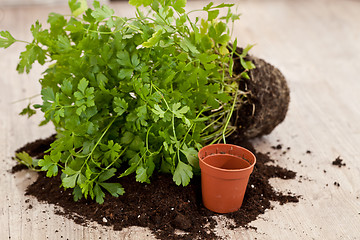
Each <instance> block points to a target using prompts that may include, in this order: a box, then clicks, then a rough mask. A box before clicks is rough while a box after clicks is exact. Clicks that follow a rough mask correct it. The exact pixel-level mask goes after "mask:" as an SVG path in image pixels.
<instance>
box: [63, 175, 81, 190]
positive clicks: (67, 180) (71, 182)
mask: <svg viewBox="0 0 360 240" xmlns="http://www.w3.org/2000/svg"><path fill="white" fill-rule="evenodd" d="M78 177H79V173H78V172H77V173H75V174H74V175H70V176H66V177H64V178H63V179H62V185H63V186H64V187H65V188H74V187H75V185H76V180H77V178H78Z"/></svg>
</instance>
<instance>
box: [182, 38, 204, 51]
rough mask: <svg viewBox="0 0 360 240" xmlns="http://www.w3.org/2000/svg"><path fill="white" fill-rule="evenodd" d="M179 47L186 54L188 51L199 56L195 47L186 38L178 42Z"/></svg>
mask: <svg viewBox="0 0 360 240" xmlns="http://www.w3.org/2000/svg"><path fill="white" fill-rule="evenodd" d="M180 47H181V48H182V49H184V50H185V51H187V52H189V51H190V52H192V53H195V54H199V51H198V50H197V49H196V47H195V46H194V45H193V44H192V43H191V41H190V39H188V38H184V39H183V40H182V41H181V42H180Z"/></svg>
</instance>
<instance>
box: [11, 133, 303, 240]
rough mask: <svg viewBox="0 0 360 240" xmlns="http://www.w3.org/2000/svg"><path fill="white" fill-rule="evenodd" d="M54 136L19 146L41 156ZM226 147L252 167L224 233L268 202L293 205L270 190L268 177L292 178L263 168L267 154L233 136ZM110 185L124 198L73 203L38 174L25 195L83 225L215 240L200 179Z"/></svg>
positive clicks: (159, 177) (291, 198) (160, 177)
mask: <svg viewBox="0 0 360 240" xmlns="http://www.w3.org/2000/svg"><path fill="white" fill-rule="evenodd" d="M54 139H55V138H54V136H51V137H49V138H48V139H41V140H37V141H35V142H33V143H29V144H27V145H26V146H24V147H22V148H21V149H19V150H17V152H19V151H26V152H27V153H28V154H29V155H30V156H34V157H39V156H40V157H41V156H43V154H44V151H45V150H46V149H47V148H48V147H49V145H50V143H52V142H53V141H54ZM229 143H233V144H237V145H240V146H243V147H245V148H247V149H249V150H250V151H252V152H253V153H254V154H255V155H256V157H257V162H256V165H255V168H254V172H253V173H252V174H251V176H250V179H249V184H248V188H247V190H246V194H245V197H244V202H243V205H242V207H241V209H240V210H239V211H237V212H234V213H229V214H224V216H226V217H227V218H229V219H231V220H233V222H234V224H228V225H227V227H228V228H229V229H234V228H238V227H245V228H254V227H251V226H249V225H248V224H249V223H250V222H252V221H253V220H255V219H256V218H257V217H258V216H259V215H260V214H263V213H264V212H265V210H266V209H271V208H272V205H271V202H270V201H276V202H279V203H280V204H285V203H289V202H293V203H296V202H298V201H299V196H295V195H293V194H291V193H286V194H285V193H281V192H277V191H275V190H274V188H273V187H272V186H271V185H270V183H269V179H270V178H274V177H276V178H281V179H293V178H295V175H296V173H295V172H293V171H290V170H287V169H284V168H282V167H280V166H273V165H268V164H267V163H269V162H273V160H271V159H270V158H269V156H267V155H266V154H262V153H258V152H256V151H255V149H254V147H253V146H252V145H251V144H250V143H249V142H240V140H239V139H237V138H236V136H235V137H232V139H229ZM113 181H118V182H120V183H121V184H122V185H123V187H124V188H125V191H126V193H125V194H124V195H123V196H120V197H118V198H115V197H112V196H110V195H107V196H106V199H105V202H104V203H103V204H102V205H99V204H97V203H95V202H94V201H91V200H85V199H82V200H80V201H78V202H74V201H73V196H72V193H71V190H66V191H65V190H63V189H62V188H59V186H60V183H61V179H60V176H57V177H53V178H47V177H46V176H45V174H44V173H42V172H41V173H39V177H38V179H37V180H36V181H35V182H34V183H33V184H32V185H30V186H29V187H28V189H27V190H26V194H27V195H32V196H34V197H36V198H37V199H38V200H39V201H42V202H46V203H51V204H55V205H56V206H57V207H60V208H58V210H57V211H56V213H57V214H60V215H63V216H65V217H67V218H70V219H72V220H74V221H75V222H76V223H78V224H84V225H86V223H87V222H89V221H95V222H98V223H99V224H101V225H106V226H112V227H113V228H114V230H121V229H123V228H126V227H129V226H141V227H148V228H150V229H151V231H152V232H153V233H154V235H155V236H156V237H157V238H159V239H197V238H200V239H219V237H218V236H217V235H216V234H215V232H214V230H213V229H214V227H215V226H216V220H215V219H214V218H213V217H214V216H219V215H220V214H216V213H213V212H211V211H209V210H207V209H206V208H204V207H203V205H202V199H201V181H200V176H195V177H194V178H193V179H192V181H191V183H190V184H189V185H188V186H187V187H181V186H176V185H175V184H174V182H173V180H172V177H171V176H170V175H165V174H159V173H158V174H154V175H153V177H152V179H151V182H152V183H151V184H142V183H138V182H136V181H135V178H134V176H128V177H124V178H121V179H117V178H115V179H114V180H113ZM176 229H180V230H183V231H184V232H185V233H186V234H185V235H177V234H176V233H175V230H176Z"/></svg>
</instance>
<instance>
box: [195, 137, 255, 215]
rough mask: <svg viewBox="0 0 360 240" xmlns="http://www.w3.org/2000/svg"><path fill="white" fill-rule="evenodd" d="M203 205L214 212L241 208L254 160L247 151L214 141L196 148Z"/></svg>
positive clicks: (251, 154) (233, 210) (226, 211)
mask: <svg viewBox="0 0 360 240" xmlns="http://www.w3.org/2000/svg"><path fill="white" fill-rule="evenodd" d="M198 156H199V164H200V168H201V191H202V198H203V204H204V206H205V207H206V208H207V209H209V210H211V211H213V212H217V213H229V212H235V211H237V210H239V209H240V207H241V205H242V202H243V199H244V195H245V190H246V186H247V184H248V181H249V177H250V174H251V173H252V171H253V169H254V165H255V162H256V157H255V155H254V154H253V153H252V152H250V151H249V150H247V149H245V148H242V147H239V146H236V145H232V144H213V145H208V146H205V147H204V148H202V149H201V150H200V151H199V154H198Z"/></svg>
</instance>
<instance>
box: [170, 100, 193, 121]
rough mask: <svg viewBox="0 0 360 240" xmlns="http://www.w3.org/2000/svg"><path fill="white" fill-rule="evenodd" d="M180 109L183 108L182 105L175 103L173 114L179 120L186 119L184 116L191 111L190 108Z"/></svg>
mask: <svg viewBox="0 0 360 240" xmlns="http://www.w3.org/2000/svg"><path fill="white" fill-rule="evenodd" d="M180 107H181V103H174V104H173V105H172V112H173V113H174V114H175V116H176V117H177V118H182V117H184V114H185V113H187V112H188V111H189V110H190V108H189V107H188V106H184V107H182V108H181V109H179V108H180Z"/></svg>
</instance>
